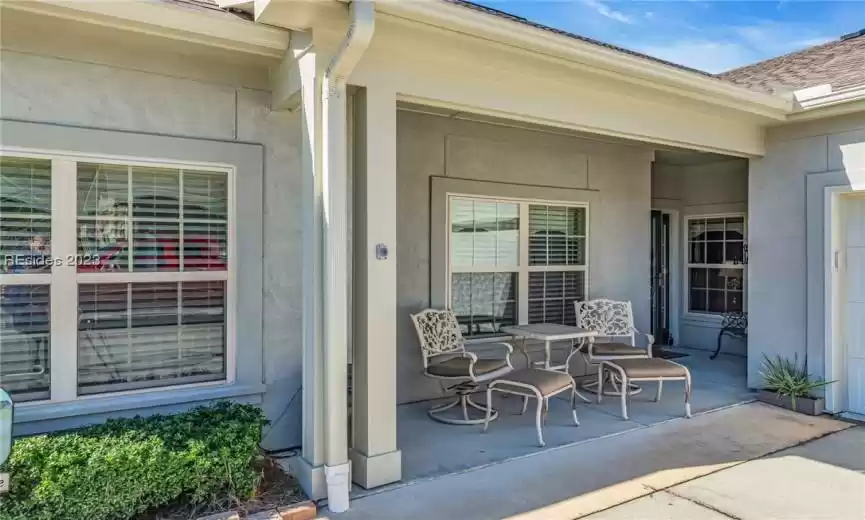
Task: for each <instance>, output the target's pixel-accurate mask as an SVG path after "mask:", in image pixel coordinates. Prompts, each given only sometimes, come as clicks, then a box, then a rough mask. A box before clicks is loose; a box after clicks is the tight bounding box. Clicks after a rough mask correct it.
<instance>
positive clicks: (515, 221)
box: [496, 202, 520, 266]
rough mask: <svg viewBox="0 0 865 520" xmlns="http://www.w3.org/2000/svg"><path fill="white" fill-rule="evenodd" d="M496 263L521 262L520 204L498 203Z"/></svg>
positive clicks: (508, 264)
mask: <svg viewBox="0 0 865 520" xmlns="http://www.w3.org/2000/svg"><path fill="white" fill-rule="evenodd" d="M496 225H497V228H496V265H505V266H512V265H513V266H515V265H519V263H520V206H519V204H511V203H501V202H499V203H497V204H496Z"/></svg>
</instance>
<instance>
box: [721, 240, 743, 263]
mask: <svg viewBox="0 0 865 520" xmlns="http://www.w3.org/2000/svg"><path fill="white" fill-rule="evenodd" d="M742 244H743V243H742V242H727V243H726V244H724V261H725V262H726V263H733V264H741V263H742V262H743V261H744V259H745V255H744V247H743V245H742Z"/></svg>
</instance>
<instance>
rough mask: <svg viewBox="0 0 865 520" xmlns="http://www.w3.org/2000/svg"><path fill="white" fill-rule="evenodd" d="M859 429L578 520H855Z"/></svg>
mask: <svg viewBox="0 0 865 520" xmlns="http://www.w3.org/2000/svg"><path fill="white" fill-rule="evenodd" d="M863 518H865V426H860V427H857V428H851V429H849V430H844V431H841V432H839V433H833V434H831V435H829V436H826V437H823V438H821V439H818V440H815V441H812V442H809V443H806V444H804V445H801V446H797V447H795V448H790V449H786V450H783V451H780V452H778V453H776V454H774V455H770V456H768V457H765V458H761V459H757V460H753V461H750V462H746V463H744V464H740V465H738V466H736V467H733V468H730V469H725V470H722V471H719V472H717V473H713V474H711V475H708V476H705V477H702V478H698V479H695V480H692V481H690V482H687V483H685V484H680V485H678V486H673V487H671V488H668V489H666V490H664V491H658V492H655V493H652V494H651V495H648V496H645V497H642V498H638V499H636V500H634V501H631V502H628V503H625V504H622V505H618V506H615V507H613V508H610V509H607V510H606V511H602V512H600V513H595V514H593V515H589V516H585V517H583V519H584V520H635V519H641V520H662V519H669V520H679V519H682V520H694V519H705V520H730V519H734V520H774V519H778V520H782V519H783V520H793V519H796V520H822V519H825V520H862V519H863Z"/></svg>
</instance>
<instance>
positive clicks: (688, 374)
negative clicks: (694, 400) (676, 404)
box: [685, 371, 691, 419]
mask: <svg viewBox="0 0 865 520" xmlns="http://www.w3.org/2000/svg"><path fill="white" fill-rule="evenodd" d="M685 417H687V418H688V419H690V418H691V372H690V371H688V372H685Z"/></svg>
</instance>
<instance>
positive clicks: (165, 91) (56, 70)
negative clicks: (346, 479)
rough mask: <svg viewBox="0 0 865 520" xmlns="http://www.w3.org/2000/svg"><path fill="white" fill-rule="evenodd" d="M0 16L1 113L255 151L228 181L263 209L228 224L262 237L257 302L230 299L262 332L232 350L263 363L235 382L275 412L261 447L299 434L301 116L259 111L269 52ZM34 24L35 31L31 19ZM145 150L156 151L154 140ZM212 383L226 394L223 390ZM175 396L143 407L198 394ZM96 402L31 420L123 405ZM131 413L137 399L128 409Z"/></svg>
mask: <svg viewBox="0 0 865 520" xmlns="http://www.w3.org/2000/svg"><path fill="white" fill-rule="evenodd" d="M2 23H3V27H2V29H3V31H2V36H3V39H2V50H0V115H2V118H3V119H7V120H22V121H33V122H41V123H49V124H52V125H60V126H70V127H86V128H94V129H104V130H109V131H117V132H122V133H124V134H132V135H135V134H139V135H146V134H158V135H160V136H167V137H169V138H170V137H177V138H178V139H189V138H191V139H201V140H207V142H210V143H243V144H248V145H249V146H250V147H254V148H256V149H257V150H259V151H258V152H257V153H258V154H260V155H262V156H263V157H262V159H263V161H262V160H261V159H260V160H259V163H262V162H263V164H264V167H263V171H260V172H258V174H257V175H255V176H253V177H250V178H240V179H238V182H239V183H244V182H254V183H258V184H259V185H258V186H257V187H256V188H257V190H258V191H259V192H262V193H263V195H262V196H261V199H262V200H261V202H260V207H261V208H262V212H261V213H262V216H261V217H255V216H254V215H238V219H237V231H238V233H243V234H251V235H252V236H255V237H259V238H257V243H260V244H261V245H262V247H263V258H261V256H259V257H257V258H254V259H251V261H254V262H256V263H258V264H260V268H261V279H263V283H262V282H259V284H258V287H251V288H242V289H241V290H245V291H253V292H257V293H258V294H260V305H257V306H254V307H255V308H253V309H245V308H239V309H238V312H239V315H238V321H241V320H253V321H252V323H257V324H259V325H257V327H259V328H260V329H261V331H260V334H257V335H255V336H254V337H255V338H256V339H255V341H252V342H241V343H239V344H238V352H237V356H252V357H253V358H254V359H260V360H261V363H260V364H261V365H262V366H259V367H255V368H254V369H253V370H248V371H245V372H244V373H240V372H239V373H238V374H237V384H238V385H241V384H242V385H247V386H249V385H251V387H254V388H257V390H256V392H255V393H254V394H252V395H245V396H244V397H243V399H244V400H246V401H251V402H258V403H260V404H261V405H262V407H263V408H264V410H265V412H266V413H267V415H268V417H269V418H270V419H271V420H272V421H275V422H274V423H273V424H272V425H271V426H270V427H269V428H268V429H266V430H265V433H266V436H265V440H264V445H265V447H266V448H285V447H289V446H296V445H298V444H299V443H300V426H301V425H300V411H301V399H300V395H299V393H300V385H301V331H300V330H301V284H300V282H301V274H300V271H301V255H300V245H301V240H300V233H301V217H302V215H301V200H300V194H301V177H300V152H299V147H300V140H301V136H300V132H301V127H300V116H299V113H289V112H271V111H270V110H269V106H268V104H269V100H270V94H269V92H267V91H266V90H264V88H265V87H266V85H267V83H268V80H267V78H268V63H265V62H262V61H260V60H259V59H257V58H251V59H244V58H243V57H242V56H240V55H237V56H233V55H232V54H231V53H230V52H218V53H217V52H216V51H213V50H210V49H206V48H204V47H199V46H196V45H194V44H186V43H184V44H181V43H178V42H169V41H165V40H162V39H158V38H149V37H146V36H143V35H134V34H128V33H123V34H122V35H121V34H120V33H119V32H117V31H114V30H112V29H109V28H103V27H97V26H85V25H80V26H79V25H75V24H73V23H70V22H62V23H64V24H66V25H65V26H64V30H62V31H56V32H54V33H52V38H46V37H45V34H46V31H51V27H52V26H53V24H56V23H59V22H57V21H52V20H49V19H39V20H34V19H32V18H30V17H23V16H21V15H17V14H15V13H14V12H13V13H5V12H4V16H3V19H2ZM37 27H38V29H39V30H38V31H36V30H35V29H34V28H37ZM168 142H171V141H170V139H169V141H168ZM70 151H73V152H74V151H75V150H70ZM147 155H148V156H149V157H151V158H160V157H161V156H160V150H159V149H153V150H151V151H150V153H148V154H147ZM196 160H199V161H204V162H206V161H208V160H212V159H211V158H209V157H198V158H196ZM240 254H241V255H244V254H248V253H245V252H243V251H241V252H240ZM250 313H252V314H250ZM257 338H260V339H257ZM170 392H171V391H167V392H166V391H163V393H165V394H170ZM223 394H225V395H227V396H230V394H231V390H230V389H228V390H226V391H225V392H223ZM205 397H206V394H202V398H205ZM129 399H133V400H134V399H136V397H135V396H131V397H129ZM186 400H187V401H188V402H180V401H178V402H175V403H173V404H172V405H170V406H167V405H166V406H156V407H153V408H148V409H144V411H145V412H147V411H154V412H156V411H175V410H178V409H182V408H184V407H186V406H191V405H194V404H200V401H196V399H195V397H194V396H193V397H189V396H187V397H186ZM289 404H290V406H289ZM44 406H52V405H44ZM100 410H101V411H100V413H99V414H98V415H88V414H86V413H84V412H80V411H79V413H78V415H76V417H75V418H70V419H69V420H63V419H62V418H61V419H60V420H55V421H53V422H51V423H50V425H45V426H41V427H39V428H37V430H38V429H42V428H48V427H50V428H63V427H68V426H77V425H80V424H82V423H85V422H87V421H88V420H100V419H102V418H104V417H107V416H114V415H122V414H127V415H128V414H129V412H124V411H123V406H122V403H121V405H116V406H114V405H113V406H111V407H108V408H107V409H106V408H105V407H103V408H101V409H100ZM134 413H142V410H141V409H136V410H134ZM19 428H20V430H19V431H20V432H22V433H26V432H27V431H28V430H27V427H26V425H21V426H19ZM31 430H33V429H32V428H31Z"/></svg>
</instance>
